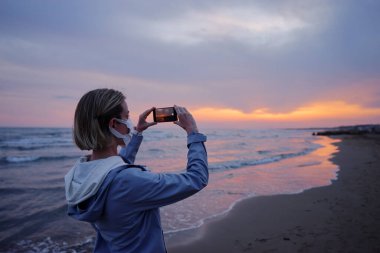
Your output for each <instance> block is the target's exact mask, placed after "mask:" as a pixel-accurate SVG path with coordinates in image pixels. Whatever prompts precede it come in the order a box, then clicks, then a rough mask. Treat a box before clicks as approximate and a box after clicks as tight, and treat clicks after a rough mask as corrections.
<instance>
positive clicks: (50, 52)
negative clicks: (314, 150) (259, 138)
mask: <svg viewBox="0 0 380 253" xmlns="http://www.w3.org/2000/svg"><path fill="white" fill-rule="evenodd" d="M379 13H380V1H378V0H361V1H357V0H334V1H331V0H317V1H315V0H281V1H280V0H267V1H255V0H251V1H240V0H234V1H223V0H199V1H192V0H188V1H169V0H155V1H141V0H139V1H137V0H136V1H121V0H115V1H98V0H91V1H83V0H66V1H50V0H45V1H39V0H34V1H26V0H25V1H14V0H10V1H8V0H2V1H0V126H21V127H28V126H34V127H72V125H73V115H74V111H75V107H76V104H77V102H78V101H79V99H80V97H81V96H82V95H83V94H85V93H86V92H87V91H90V90H93V89H97V88H113V89H117V90H120V91H122V92H123V93H124V94H125V95H126V97H127V99H126V101H127V104H128V106H129V109H130V112H131V116H132V119H135V120H136V119H137V117H138V115H139V114H140V113H142V112H143V111H144V110H145V109H147V108H150V107H152V106H156V107H166V106H172V105H174V104H177V105H182V106H185V107H187V108H188V109H189V111H191V113H192V114H193V115H194V117H195V119H196V120H197V122H198V125H200V126H202V127H239V128H283V127H286V128H287V127H294V128H298V127H334V126H340V125H352V124H374V123H380V15H378V14H379Z"/></svg>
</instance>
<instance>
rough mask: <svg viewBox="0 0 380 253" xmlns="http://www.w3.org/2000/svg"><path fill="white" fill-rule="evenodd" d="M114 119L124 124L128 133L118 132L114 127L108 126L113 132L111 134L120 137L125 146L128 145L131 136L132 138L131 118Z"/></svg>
mask: <svg viewBox="0 0 380 253" xmlns="http://www.w3.org/2000/svg"><path fill="white" fill-rule="evenodd" d="M116 121H117V122H119V123H122V124H124V125H126V126H127V128H128V129H129V133H128V134H122V133H120V132H118V131H117V130H116V129H115V128H112V127H109V129H110V131H111V133H112V134H113V136H115V137H116V138H119V139H122V140H123V142H124V144H125V146H128V143H129V142H130V141H131V138H132V130H133V123H132V120H130V119H127V120H125V119H116Z"/></svg>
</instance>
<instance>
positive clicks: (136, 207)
mask: <svg viewBox="0 0 380 253" xmlns="http://www.w3.org/2000/svg"><path fill="white" fill-rule="evenodd" d="M141 141H142V137H141V136H133V138H132V140H131V142H130V144H129V145H128V147H126V148H123V149H122V150H121V152H120V159H121V157H122V158H123V160H124V161H125V162H126V163H124V162H122V161H121V164H123V165H121V166H118V167H116V168H113V169H111V170H110V171H108V172H106V173H107V175H106V176H105V177H104V179H102V181H101V182H100V186H96V187H93V186H91V187H92V188H91V187H90V188H91V189H92V190H94V189H96V191H95V192H94V194H90V195H92V196H90V197H88V198H87V199H85V200H81V202H80V203H75V202H73V201H72V202H70V203H71V204H69V205H68V214H69V215H70V216H71V217H73V218H75V219H78V220H81V221H87V222H90V223H91V224H92V225H93V227H94V228H95V230H96V232H97V240H96V245H95V249H94V252H105V253H106V252H123V253H126V252H130V253H132V252H147V253H149V252H155V253H160V252H166V249H165V242H164V236H163V232H162V228H161V221H160V214H159V207H162V206H165V205H169V204H172V203H175V202H177V201H179V200H182V199H184V198H187V197H189V196H191V195H193V194H195V193H196V192H198V191H200V190H201V189H202V188H204V187H205V186H206V185H207V182H208V165H207V152H206V148H205V146H204V142H205V141H206V136H204V135H203V134H198V133H197V134H191V135H189V136H188V138H187V146H188V163H187V168H186V172H183V173H178V174H174V173H152V172H149V171H147V170H145V169H144V168H143V167H136V166H133V165H128V163H129V164H133V162H134V160H135V156H136V153H137V151H138V148H139V146H140V144H141ZM112 159H113V160H115V159H117V158H116V157H113V158H112ZM88 163H90V162H88ZM116 163H117V162H116ZM98 167H99V166H98ZM72 170H73V171H72V176H71V177H70V178H65V180H66V181H67V182H66V185H67V186H66V188H67V189H66V191H68V188H70V182H74V181H76V174H78V175H79V174H80V173H78V171H75V167H74V168H73V169H72ZM76 170H78V168H77V169H76ZM68 174H69V173H68ZM70 180H71V181H70ZM78 180H79V179H78ZM76 182H78V181H76ZM91 185H93V183H92V184H91ZM86 189H88V187H87V188H86ZM86 191H87V195H88V191H89V190H86ZM73 203H75V204H73Z"/></svg>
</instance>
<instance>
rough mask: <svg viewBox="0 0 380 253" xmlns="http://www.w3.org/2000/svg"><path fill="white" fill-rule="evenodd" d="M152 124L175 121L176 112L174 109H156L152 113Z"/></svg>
mask: <svg viewBox="0 0 380 253" xmlns="http://www.w3.org/2000/svg"><path fill="white" fill-rule="evenodd" d="M153 120H154V122H171V121H177V112H176V111H175V109H174V107H165V108H156V109H155V110H154V111H153Z"/></svg>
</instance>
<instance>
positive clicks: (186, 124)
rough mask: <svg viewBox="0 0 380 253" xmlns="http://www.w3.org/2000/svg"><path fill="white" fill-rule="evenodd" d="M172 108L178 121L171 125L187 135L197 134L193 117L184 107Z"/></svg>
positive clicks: (175, 106)
mask: <svg viewBox="0 0 380 253" xmlns="http://www.w3.org/2000/svg"><path fill="white" fill-rule="evenodd" d="M174 108H175V110H176V112H177V116H178V121H175V122H173V123H174V124H176V125H178V126H180V127H182V128H183V129H184V130H185V131H186V132H187V134H191V133H198V127H197V123H196V122H195V120H194V117H193V115H191V113H190V112H189V111H188V110H187V109H186V108H185V107H181V106H177V105H174Z"/></svg>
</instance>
